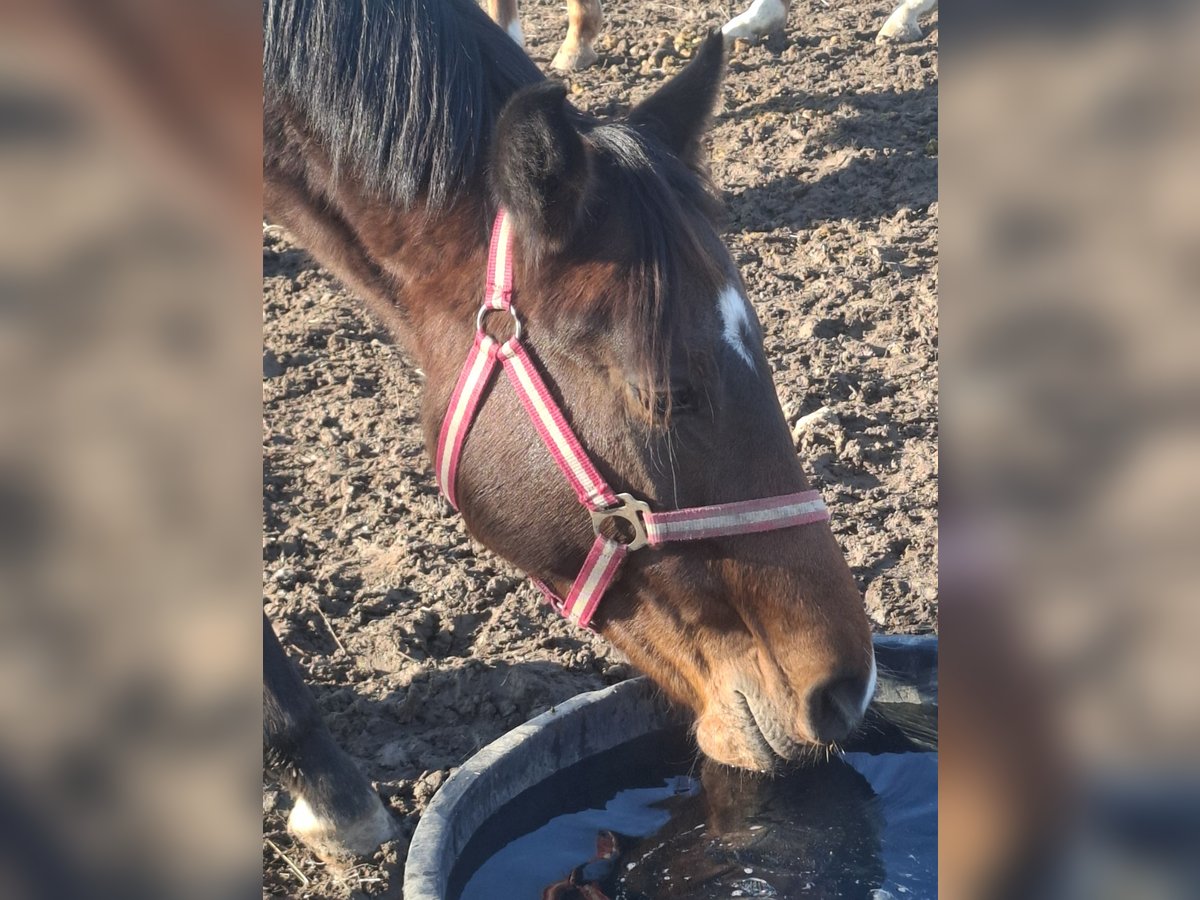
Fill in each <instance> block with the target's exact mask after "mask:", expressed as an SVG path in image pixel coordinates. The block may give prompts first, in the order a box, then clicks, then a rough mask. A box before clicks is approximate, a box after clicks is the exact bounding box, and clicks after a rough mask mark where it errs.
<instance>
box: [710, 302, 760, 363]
mask: <svg viewBox="0 0 1200 900" xmlns="http://www.w3.org/2000/svg"><path fill="white" fill-rule="evenodd" d="M717 308H718V309H719V310H720V312H721V323H722V325H723V330H722V333H721V336H722V337H723V338H725V343H727V344H728V345H729V346H730V347H732V348H733V350H734V352H735V353H737V355H738V356H740V357H741V358H742V359H744V360H745V361H746V365H748V366H749V367H750V368H752V369H753V368H754V357H753V356H751V355H750V348H749V347H747V346H746V334H747V333H748V332H749V331H750V301H749V300H747V299H746V298H745V297H743V296H742V295H741V293H740V292H739V291H738V289H737V288H735V287H734V286H733V285H732V284H727V285H725V288H724V290H722V291H721V294H720V296H718V297H717Z"/></svg>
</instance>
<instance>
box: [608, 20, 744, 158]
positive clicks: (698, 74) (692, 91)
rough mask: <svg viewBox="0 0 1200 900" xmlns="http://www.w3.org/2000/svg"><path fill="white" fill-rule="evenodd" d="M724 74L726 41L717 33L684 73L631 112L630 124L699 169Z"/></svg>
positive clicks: (710, 36)
mask: <svg viewBox="0 0 1200 900" xmlns="http://www.w3.org/2000/svg"><path fill="white" fill-rule="evenodd" d="M724 73H725V39H724V37H723V36H722V35H721V32H719V31H714V32H713V33H712V34H710V35H709V36H708V37H707V38H705V39H704V42H703V43H702V44H701V45H700V48H699V50H698V51H697V53H696V56H695V57H694V58H693V59H692V61H691V62H690V63H688V64H687V66H685V67H684V69H683V71H682V72H680V73H679V74H678V75H676V76H675V77H674V78H672V79H671V80H670V81H668V82H667V83H666V84H664V85H663V86H662V87H660V88H659V89H658V90H657V91H655V92H654V93H653V94H651V95H650V96H649V97H647V98H646V99H645V100H643V101H642V102H641V103H639V104H638V105H637V106H635V107H634V108H633V109H632V110H631V111H630V113H629V121H630V123H631V124H632V125H634V126H636V127H638V128H641V129H643V130H646V131H651V132H653V133H654V134H655V135H657V136H658V138H659V139H660V140H662V141H663V143H665V144H666V145H667V147H669V148H670V149H671V150H672V151H673V152H674V153H675V155H676V156H678V157H679V158H680V159H681V160H683V161H684V162H685V163H687V164H688V165H689V166H693V167H699V166H700V164H701V162H702V159H703V155H704V153H703V150H702V148H701V146H700V139H701V138H702V137H703V136H704V132H705V131H707V130H708V123H709V119H710V118H711V117H712V114H713V108H714V107H715V106H716V103H717V94H718V92H719V91H720V90H721V77H722V76H723V75H724Z"/></svg>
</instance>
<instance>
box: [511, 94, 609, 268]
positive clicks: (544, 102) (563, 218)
mask: <svg viewBox="0 0 1200 900" xmlns="http://www.w3.org/2000/svg"><path fill="white" fill-rule="evenodd" d="M566 96H567V90H566V88H565V87H563V86H562V85H561V84H557V83H555V82H551V81H543V82H541V83H539V84H535V85H531V86H530V87H527V88H522V89H521V90H520V91H518V92H517V93H516V94H514V95H513V97H512V99H511V100H509V101H508V103H507V104H506V105H505V107H504V109H503V110H502V111H501V113H500V120H499V122H497V124H496V135H495V141H494V143H493V145H492V146H493V149H492V167H491V169H492V186H493V189H494V190H495V192H496V198H497V199H498V200H499V201H500V203H501V204H503V205H504V207H505V208H506V209H507V210H508V211H509V213H510V214H511V215H512V216H513V218H514V220H515V222H516V225H517V228H518V229H519V231H520V232H521V233H522V234H524V235H525V236H526V237H528V238H531V239H533V240H534V242H535V243H537V244H540V245H542V246H549V247H556V246H562V245H563V244H565V243H566V242H567V240H568V239H569V238H570V237H571V234H572V233H573V232H574V230H575V226H576V225H577V224H578V222H579V219H580V215H581V213H582V210H583V202H584V198H585V196H586V194H587V189H588V181H589V173H590V164H589V161H588V153H587V148H586V147H585V145H584V142H583V138H582V136H580V134H579V131H578V130H576V128H575V126H574V125H573V124H572V123H571V117H570V113H569V111H568V109H567V104H566Z"/></svg>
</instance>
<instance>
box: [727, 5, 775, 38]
mask: <svg viewBox="0 0 1200 900" xmlns="http://www.w3.org/2000/svg"><path fill="white" fill-rule="evenodd" d="M790 6H791V0H754V2H753V3H751V4H750V8H749V9H747V10H746V11H745V12H744V13H742V14H741V15H740V16H735V17H734V18H732V19H730V20H729V21H728V22H726V23H725V24H724V25H723V26H722V27H721V34H723V35H725V40H726V41H732V40H738V39H740V40H743V41H757V40H759V39H761V38H764V37H766V36H767V35H768V34H770V33H771V32H773V31H780V30H782V29H783V26H784V25H785V24H786V23H787V14H788V8H789V7H790Z"/></svg>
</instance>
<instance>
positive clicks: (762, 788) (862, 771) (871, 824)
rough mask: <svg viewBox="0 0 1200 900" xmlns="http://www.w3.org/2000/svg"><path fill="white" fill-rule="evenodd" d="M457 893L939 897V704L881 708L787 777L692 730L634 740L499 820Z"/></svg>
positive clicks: (475, 848)
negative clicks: (719, 761)
mask: <svg viewBox="0 0 1200 900" xmlns="http://www.w3.org/2000/svg"><path fill="white" fill-rule="evenodd" d="M449 896H451V897H458V898H460V900H510V898H511V900H538V898H542V897H543V896H545V897H547V898H551V900H575V898H580V900H601V898H608V900H675V898H678V900H684V898H686V900H708V898H722V900H723V898H729V897H747V898H749V897H778V898H790V897H813V898H822V900H826V898H828V900H835V898H838V900H852V898H853V900H859V898H861V900H889V898H895V900H924V898H933V897H936V896H937V710H936V707H930V706H917V705H911V706H910V705H907V704H878V705H877V707H876V708H874V709H873V711H872V713H871V714H870V715H869V718H868V721H867V723H866V724H865V726H864V728H863V729H862V730H861V734H860V735H859V736H858V737H857V738H855V739H854V740H852V741H850V742H848V743H847V745H846V748H845V753H843V754H842V755H841V756H840V757H838V756H834V757H832V758H830V759H829V760H828V761H825V760H822V761H821V762H819V763H816V764H809V765H806V766H803V767H797V768H795V769H794V770H792V771H789V772H788V773H787V774H786V775H784V776H782V777H776V778H762V777H759V776H754V775H751V774H748V773H745V772H741V771H737V770H732V769H727V768H725V767H723V766H718V765H714V764H711V763H707V762H705V761H703V760H702V759H701V758H700V757H699V756H698V754H697V752H696V750H695V748H694V744H693V743H692V742H691V741H690V739H689V738H688V736H687V734H686V733H685V732H683V731H682V730H680V731H666V732H658V733H655V734H651V735H647V736H644V737H641V738H638V739H636V740H633V741H630V742H629V743H626V744H623V745H621V746H620V747H617V748H616V749H614V750H612V751H609V752H608V753H604V754H601V755H599V756H595V757H591V758H590V759H587V760H585V761H584V762H583V763H580V764H577V765H575V766H571V767H570V768H568V769H564V770H563V771H561V772H559V773H557V774H556V775H554V776H553V777H551V778H549V779H547V780H546V781H544V782H542V783H541V784H539V785H537V786H535V787H533V788H531V789H530V790H528V791H526V792H525V793H523V794H521V795H519V796H518V797H517V798H516V799H514V800H513V801H512V802H511V803H509V804H507V805H506V806H505V807H503V808H502V809H501V810H500V811H499V812H498V813H497V814H495V815H494V816H492V817H491V818H490V819H489V820H488V821H487V822H486V823H485V824H484V826H483V827H482V828H481V829H480V830H479V831H478V832H476V834H475V836H474V837H473V838H472V840H471V842H470V844H469V845H468V846H467V848H466V850H465V852H464V853H463V855H462V857H461V858H460V860H459V862H458V864H457V866H456V867H455V870H454V872H453V875H452V878H451V884H450V893H449Z"/></svg>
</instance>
